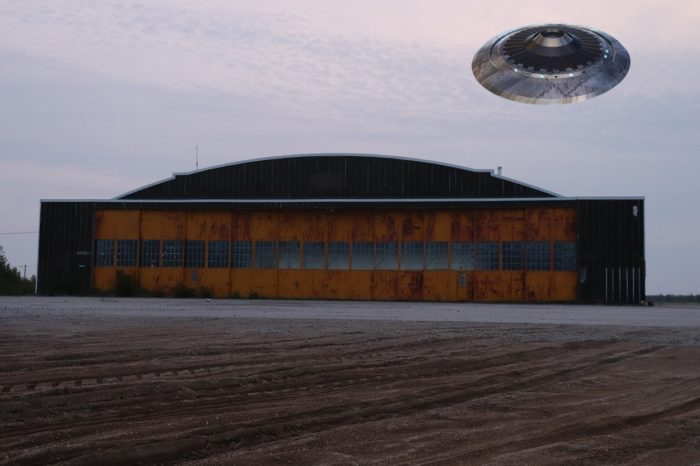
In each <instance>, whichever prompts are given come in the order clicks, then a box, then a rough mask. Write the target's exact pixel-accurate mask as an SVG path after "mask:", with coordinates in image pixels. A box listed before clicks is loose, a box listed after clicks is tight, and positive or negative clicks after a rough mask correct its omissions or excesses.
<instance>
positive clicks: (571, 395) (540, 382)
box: [0, 301, 700, 465]
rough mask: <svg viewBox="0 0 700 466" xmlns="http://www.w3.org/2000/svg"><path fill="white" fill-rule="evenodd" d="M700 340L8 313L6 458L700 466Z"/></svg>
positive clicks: (0, 405) (45, 309) (620, 331)
mask: <svg viewBox="0 0 700 466" xmlns="http://www.w3.org/2000/svg"><path fill="white" fill-rule="evenodd" d="M303 305H304V304H303V303H299V304H298V306H303ZM76 309H77V307H76ZM698 312H700V309H698ZM699 330H700V329H698V328H692V327H691V328H673V329H672V328H661V327H645V328H642V327H620V326H616V327H611V326H582V325H579V326H572V325H543V324H537V325H528V324H522V323H518V324H505V323H502V324H498V323H488V324H479V323H474V322H414V321H382V320H331V319H326V320H322V319H282V318H267V319H259V318H257V319H256V318H250V317H237V316H235V315H233V314H232V315H230V316H225V315H217V316H215V317H211V316H210V317H206V316H205V317H200V316H198V315H197V314H193V313H189V314H187V313H185V314H183V313H179V314H177V315H176V316H168V315H167V312H159V313H156V314H149V313H147V312H144V315H143V316H141V317H138V316H134V315H133V314H130V315H129V317H128V318H123V317H120V316H119V314H117V313H105V312H101V311H100V310H99V306H97V307H95V308H94V309H92V310H91V308H90V306H81V307H80V309H79V310H75V309H72V307H71V305H65V306H63V307H61V309H60V310H55V309H52V307H51V305H50V304H49V305H47V306H43V305H42V306H38V305H32V304H28V305H23V304H22V303H21V302H19V301H13V302H11V303H9V304H7V303H6V304H5V305H3V303H2V302H0V463H1V464H54V463H62V464H133V463H166V464H174V463H177V464H241V465H255V464H271V465H274V464H325V465H345V464H387V465H395V464H512V465H523V464H536V465H542V464H544V465H546V464H635V465H636V464H654V465H684V464H685V465H691V464H696V465H697V464H700V340H699V339H698V331H699Z"/></svg>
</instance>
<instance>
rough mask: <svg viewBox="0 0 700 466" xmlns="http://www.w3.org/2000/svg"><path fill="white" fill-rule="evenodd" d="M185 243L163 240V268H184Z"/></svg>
mask: <svg viewBox="0 0 700 466" xmlns="http://www.w3.org/2000/svg"><path fill="white" fill-rule="evenodd" d="M182 243H183V241H179V240H163V267H182V264H183V257H182V256H183V247H182V246H183V244H182Z"/></svg>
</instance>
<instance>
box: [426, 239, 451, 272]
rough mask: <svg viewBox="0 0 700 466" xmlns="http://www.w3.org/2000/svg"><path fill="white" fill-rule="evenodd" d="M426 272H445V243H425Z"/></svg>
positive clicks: (446, 265)
mask: <svg viewBox="0 0 700 466" xmlns="http://www.w3.org/2000/svg"><path fill="white" fill-rule="evenodd" d="M425 268H426V270H447V268H448V264H447V241H428V242H426V243H425Z"/></svg>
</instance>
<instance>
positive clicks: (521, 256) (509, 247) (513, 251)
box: [503, 241, 525, 270]
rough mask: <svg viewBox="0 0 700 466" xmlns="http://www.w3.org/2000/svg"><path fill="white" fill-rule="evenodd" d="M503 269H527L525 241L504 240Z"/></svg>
mask: <svg viewBox="0 0 700 466" xmlns="http://www.w3.org/2000/svg"><path fill="white" fill-rule="evenodd" d="M503 270H525V243H523V242H522V241H504V242H503Z"/></svg>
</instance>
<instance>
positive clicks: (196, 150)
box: [194, 146, 199, 170]
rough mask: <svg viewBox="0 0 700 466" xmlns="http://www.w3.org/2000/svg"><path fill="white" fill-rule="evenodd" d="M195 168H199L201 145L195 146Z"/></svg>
mask: <svg viewBox="0 0 700 466" xmlns="http://www.w3.org/2000/svg"><path fill="white" fill-rule="evenodd" d="M194 169H195V170H199V146H194Z"/></svg>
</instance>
